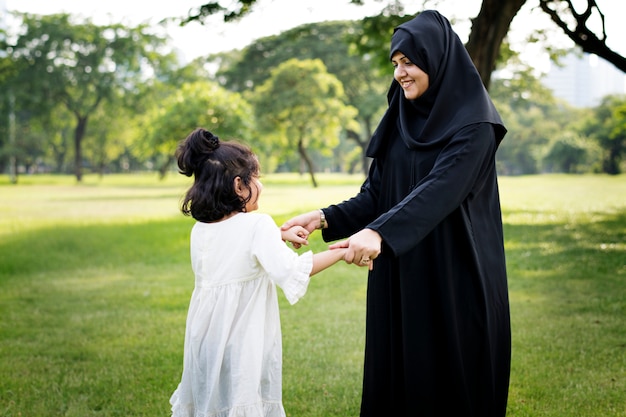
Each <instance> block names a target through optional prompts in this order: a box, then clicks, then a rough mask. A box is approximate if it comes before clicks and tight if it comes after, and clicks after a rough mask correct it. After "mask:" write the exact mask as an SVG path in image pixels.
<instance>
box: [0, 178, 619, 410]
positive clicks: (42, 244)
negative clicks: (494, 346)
mask: <svg viewBox="0 0 626 417" xmlns="http://www.w3.org/2000/svg"><path fill="white" fill-rule="evenodd" d="M0 179H1V180H4V179H5V178H4V177H2V178H0ZM624 179H625V178H624V176H623V175H621V176H592V175H576V176H566V175H550V176H545V175H544V176H526V177H524V176H521V177H504V178H501V179H500V191H501V196H502V208H503V216H504V224H505V246H506V251H507V267H508V272H509V289H510V291H509V293H510V299H511V312H512V333H513V334H512V337H513V358H512V359H513V360H512V374H511V386H510V395H509V407H508V413H507V415H508V416H510V417H526V416H546V417H561V416H585V417H625V416H626V413H625V410H626V398H624V396H623V394H622V393H623V392H624V391H625V390H626V381H625V380H624V378H623V377H622V376H623V374H624V370H625V369H626V362H625V360H626V356H625V355H624V344H623V340H624V338H625V337H626V327H625V324H624V320H623V317H624V314H626V299H625V298H624V292H623V281H624V278H625V276H624V274H625V273H626V271H625V269H624V256H623V255H624V253H625V251H626V247H625V245H624V242H626V217H625V215H624V214H625V213H626V202H625V200H624V198H623V196H624V195H625V194H626V181H624ZM361 180H362V177H361V176H351V177H348V176H338V175H328V176H320V181H321V182H323V183H324V184H325V187H322V188H318V189H312V188H311V187H309V186H307V185H303V184H304V183H305V181H304V180H303V179H302V178H301V177H300V176H298V175H296V174H288V175H268V176H266V177H265V178H264V179H263V182H264V184H265V190H264V194H263V196H262V198H261V207H262V210H263V211H264V212H268V213H270V214H272V215H273V216H274V218H275V219H276V222H277V224H280V223H282V222H283V221H284V220H286V219H287V218H289V217H290V216H291V215H293V214H295V213H299V212H302V211H305V210H310V209H313V208H316V207H320V206H325V205H327V204H330V203H334V202H337V201H340V200H342V199H344V198H347V197H350V196H351V195H353V194H354V193H355V192H357V191H358V187H359V184H360V181H361ZM23 184H24V185H21V186H12V185H8V183H6V182H4V181H2V182H1V183H0V314H1V315H2V317H3V320H1V321H0V354H1V355H2V358H3V360H2V361H0V375H5V376H7V377H5V378H0V416H7V417H8V416H19V415H22V416H48V415H64V416H76V417H86V416H102V417H104V416H107V417H108V416H111V417H112V416H120V417H122V416H124V417H126V416H146V417H152V416H159V415H168V412H169V404H168V399H169V397H170V395H171V393H172V392H173V390H174V389H175V387H176V384H177V383H178V382H179V380H180V372H181V370H182V352H183V346H182V344H183V333H184V324H185V316H186V313H187V307H188V303H189V296H190V294H191V290H192V288H193V277H192V275H191V268H190V265H189V252H188V250H189V249H188V244H189V241H188V238H189V231H190V228H191V225H192V221H190V219H188V218H185V217H183V216H182V215H181V214H180V213H179V211H178V208H177V204H178V201H179V198H180V196H181V195H182V194H183V193H184V190H185V189H186V187H187V186H188V185H189V182H188V179H187V178H186V177H183V176H181V175H178V176H175V177H168V178H166V180H165V181H164V182H157V181H156V178H155V177H154V176H153V175H124V176H120V175H111V176H107V177H105V178H104V179H98V178H97V177H95V176H90V175H87V176H85V179H84V183H83V184H82V185H75V180H74V179H73V178H72V177H69V176H45V177H39V176H30V177H25V178H24V180H23ZM580 196H584V198H581V197H580ZM16 202H19V203H20V204H16ZM311 245H312V248H313V249H314V250H316V251H319V250H322V249H323V248H325V244H324V243H323V242H321V240H320V236H319V233H314V234H313V235H312V238H311ZM304 250H306V249H304ZM365 291H366V276H365V271H364V270H363V269H361V268H357V267H355V266H352V265H344V264H338V265H336V266H334V267H332V268H331V269H329V270H327V271H324V272H322V273H320V274H319V275H316V276H315V277H314V278H313V280H312V282H311V285H310V286H309V290H308V292H307V294H306V296H305V297H304V298H303V299H302V300H300V301H299V302H298V303H297V304H296V305H294V306H290V305H289V304H288V303H287V302H286V300H285V299H284V298H283V297H282V295H281V296H280V308H281V322H282V328H283V350H284V352H283V356H284V367H283V372H284V376H283V399H284V404H285V409H286V412H287V415H290V416H298V417H309V416H310V417H313V416H316V417H319V416H328V417H345V416H355V415H358V410H359V404H360V395H361V372H362V360H363V343H364V322H365Z"/></svg>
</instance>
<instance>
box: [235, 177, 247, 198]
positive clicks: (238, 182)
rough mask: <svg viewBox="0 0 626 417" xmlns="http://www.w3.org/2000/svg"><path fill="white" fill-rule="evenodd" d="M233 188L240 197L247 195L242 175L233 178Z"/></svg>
mask: <svg viewBox="0 0 626 417" xmlns="http://www.w3.org/2000/svg"><path fill="white" fill-rule="evenodd" d="M233 188H234V189H235V193H236V194H237V195H238V196H239V197H242V198H243V197H245V196H246V191H247V190H246V188H245V187H244V186H243V181H242V180H241V177H240V176H236V177H235V179H234V180H233Z"/></svg>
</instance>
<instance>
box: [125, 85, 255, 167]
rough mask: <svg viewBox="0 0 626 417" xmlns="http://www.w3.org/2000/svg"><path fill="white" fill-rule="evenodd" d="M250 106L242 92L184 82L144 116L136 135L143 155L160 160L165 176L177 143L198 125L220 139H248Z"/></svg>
mask: <svg viewBox="0 0 626 417" xmlns="http://www.w3.org/2000/svg"><path fill="white" fill-rule="evenodd" d="M252 113H253V111H252V108H251V107H250V105H249V104H248V102H246V101H245V100H244V99H243V97H242V96H241V94H239V93H235V92H232V91H228V90H226V89H224V88H222V87H220V86H219V85H218V84H216V83H214V82H210V81H197V82H194V83H185V84H183V85H182V86H180V88H178V89H176V90H174V91H173V92H172V94H171V95H169V96H168V97H165V98H163V99H162V100H161V102H160V103H159V105H158V106H156V107H154V108H153V109H151V111H150V112H149V113H148V114H147V115H146V117H145V120H144V125H143V128H142V129H139V131H138V132H137V134H139V135H141V136H142V138H143V141H142V142H141V144H140V146H141V148H142V149H143V150H144V153H145V154H148V155H149V156H152V157H153V158H157V159H160V163H159V171H160V174H161V177H163V176H165V174H166V172H167V169H168V167H169V165H170V164H171V162H172V161H173V160H174V151H175V149H176V146H177V144H178V142H180V141H181V140H183V139H185V137H187V135H188V134H189V133H191V131H192V130H193V129H195V128H197V127H203V128H205V129H207V130H210V131H212V132H213V133H214V134H215V135H217V136H219V137H220V138H221V139H223V140H228V139H236V140H239V141H242V142H247V141H248V140H249V138H250V137H251V134H252Z"/></svg>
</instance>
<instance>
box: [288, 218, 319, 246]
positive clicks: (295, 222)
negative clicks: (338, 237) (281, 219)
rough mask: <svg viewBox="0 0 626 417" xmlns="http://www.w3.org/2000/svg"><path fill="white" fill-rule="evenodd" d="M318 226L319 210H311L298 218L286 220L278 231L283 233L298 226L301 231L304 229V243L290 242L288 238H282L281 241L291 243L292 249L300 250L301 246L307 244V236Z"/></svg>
mask: <svg viewBox="0 0 626 417" xmlns="http://www.w3.org/2000/svg"><path fill="white" fill-rule="evenodd" d="M319 225H320V212H319V210H313V211H310V212H308V213H304V214H300V215H299V216H296V217H293V218H291V219H289V220H287V221H286V222H285V224H283V225H282V226H281V227H280V230H281V232H283V233H284V231H287V230H290V229H291V228H292V227H294V226H298V227H300V228H301V229H304V231H305V232H306V236H305V239H304V240H305V242H306V243H305V242H302V239H295V240H292V239H289V238H287V239H285V238H284V237H283V240H288V241H289V242H291V244H292V245H293V247H294V248H296V249H300V247H301V246H302V245H308V244H309V242H307V241H306V238H307V237H309V235H310V234H311V233H313V231H314V230H315V229H317V228H318V227H319Z"/></svg>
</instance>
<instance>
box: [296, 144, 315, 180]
mask: <svg viewBox="0 0 626 417" xmlns="http://www.w3.org/2000/svg"><path fill="white" fill-rule="evenodd" d="M298 153H299V154H300V158H302V160H303V161H304V163H305V164H306V166H307V169H308V170H309V174H310V175H311V182H312V183H313V187H315V188H317V181H316V180H315V173H314V172H313V161H311V158H310V157H309V154H308V153H307V152H306V149H305V148H304V142H303V140H302V138H300V139H299V140H298Z"/></svg>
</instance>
